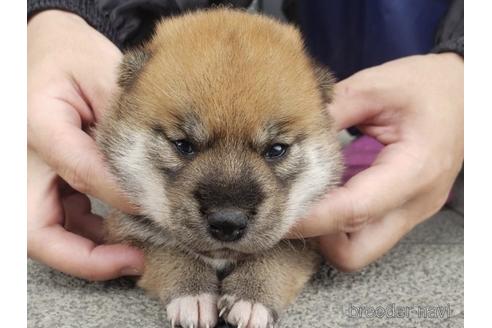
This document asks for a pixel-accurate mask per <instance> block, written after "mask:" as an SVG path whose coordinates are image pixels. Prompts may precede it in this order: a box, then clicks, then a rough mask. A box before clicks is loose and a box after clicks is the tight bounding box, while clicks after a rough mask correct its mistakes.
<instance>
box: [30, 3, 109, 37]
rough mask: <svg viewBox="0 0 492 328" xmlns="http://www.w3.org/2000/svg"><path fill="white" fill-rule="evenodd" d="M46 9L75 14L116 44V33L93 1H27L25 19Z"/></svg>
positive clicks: (106, 16) (104, 14)
mask: <svg viewBox="0 0 492 328" xmlns="http://www.w3.org/2000/svg"><path fill="white" fill-rule="evenodd" d="M48 9H60V10H65V11H69V12H72V13H74V14H77V15H79V16H80V17H82V18H83V19H85V21H86V22H87V23H88V24H90V25H91V26H92V27H94V28H95V29H96V30H98V31H99V32H101V33H102V34H104V35H105V36H106V37H107V38H108V39H110V40H111V41H112V42H113V43H115V44H118V43H117V42H116V40H117V31H116V30H115V29H114V28H113V26H112V25H111V23H110V21H109V18H108V14H107V13H104V12H102V11H101V10H99V9H98V8H97V6H96V1H95V0H27V19H28V20H29V18H31V17H32V16H33V15H35V14H36V13H38V12H40V11H43V10H48Z"/></svg>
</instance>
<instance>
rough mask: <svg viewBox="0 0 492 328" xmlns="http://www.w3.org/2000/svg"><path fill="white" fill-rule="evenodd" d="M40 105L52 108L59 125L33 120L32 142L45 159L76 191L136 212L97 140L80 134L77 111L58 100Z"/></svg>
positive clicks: (39, 119)
mask: <svg viewBox="0 0 492 328" xmlns="http://www.w3.org/2000/svg"><path fill="white" fill-rule="evenodd" d="M38 105H41V106H43V105H44V106H48V105H49V107H50V108H51V111H52V112H53V113H52V115H53V116H56V117H57V119H58V122H57V123H56V124H52V119H51V118H49V119H48V118H46V117H43V116H41V117H37V118H34V119H33V120H32V122H33V123H32V124H36V126H35V128H33V129H32V130H34V131H36V135H35V136H33V138H31V139H34V140H33V142H34V144H35V147H36V149H37V150H38V152H39V153H40V155H41V156H42V157H43V159H44V160H45V161H46V162H47V163H48V164H49V165H50V166H51V167H53V168H54V170H55V171H56V172H57V173H58V174H59V175H60V176H61V177H62V178H63V179H64V180H65V181H67V182H68V183H69V184H70V186H72V187H73V188H74V189H76V190H77V191H79V192H81V193H86V194H90V195H92V196H94V197H96V198H99V199H101V200H103V201H104V202H106V203H108V204H110V205H112V206H113V207H116V208H119V209H121V210H123V211H125V212H136V209H135V206H133V205H132V204H131V203H130V202H129V201H128V199H127V197H125V195H124V193H123V192H122V191H121V190H120V188H119V186H118V184H117V183H116V180H115V178H114V177H113V175H111V174H110V172H109V169H108V167H107V166H106V164H105V162H104V160H103V156H102V154H101V153H100V151H99V149H98V148H97V145H96V143H95V142H94V140H93V139H92V138H91V137H90V136H89V135H87V134H86V133H85V132H84V131H82V130H81V122H80V117H79V116H78V114H77V113H76V111H75V110H71V109H70V107H69V106H68V105H67V104H65V103H64V102H63V101H57V100H52V101H51V102H50V103H49V104H38Z"/></svg>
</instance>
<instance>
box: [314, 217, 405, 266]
mask: <svg viewBox="0 0 492 328" xmlns="http://www.w3.org/2000/svg"><path fill="white" fill-rule="evenodd" d="M412 221H413V220H412V219H411V218H410V217H409V214H408V212H407V211H403V210H398V211H394V212H392V213H391V214H389V215H387V216H385V217H384V218H383V219H380V220H376V221H375V222H372V223H370V224H368V225H367V226H365V227H364V228H363V229H362V230H360V231H357V232H355V233H351V234H346V233H337V234H332V235H326V236H322V237H320V239H319V240H320V249H321V252H322V254H323V255H324V257H325V259H326V260H327V261H328V262H329V263H331V264H332V265H334V266H335V267H336V268H337V269H339V270H342V271H348V272H352V271H358V270H360V269H362V268H363V267H365V266H367V265H368V264H370V263H372V262H374V261H376V260H377V259H378V258H380V257H381V256H382V255H384V254H385V253H387V252H388V251H389V250H390V249H391V248H393V246H394V245H395V244H396V243H397V242H398V241H399V240H400V239H401V238H402V237H403V236H404V235H405V234H407V233H408V231H409V230H410V228H411V227H413V226H411V225H409V222H412Z"/></svg>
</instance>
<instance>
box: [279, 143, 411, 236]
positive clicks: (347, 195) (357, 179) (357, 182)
mask: <svg viewBox="0 0 492 328" xmlns="http://www.w3.org/2000/svg"><path fill="white" fill-rule="evenodd" d="M396 146H397V145H396V144H395V145H390V146H387V147H386V148H385V149H383V151H382V152H381V153H380V155H379V156H378V158H377V159H376V162H375V163H374V164H373V166H371V167H370V168H368V169H367V170H365V171H362V172H360V173H359V174H357V175H355V176H354V177H352V179H350V180H349V181H348V182H347V183H346V184H345V185H344V186H342V187H340V188H337V189H335V190H333V191H332V192H330V193H328V194H327V195H326V196H325V198H324V199H323V200H321V201H320V202H319V203H318V204H316V205H315V206H314V207H313V208H312V210H311V211H310V212H309V213H308V215H307V216H306V218H304V219H301V220H300V222H298V224H297V225H296V226H294V228H293V229H292V230H291V233H290V235H289V236H288V237H290V238H296V237H298V236H299V235H300V236H303V237H313V236H320V235H326V234H330V233H336V232H354V231H358V230H360V229H361V228H362V227H363V226H364V225H365V224H366V223H368V222H370V221H373V220H375V219H379V218H380V217H382V216H383V215H384V214H385V213H387V212H388V211H390V210H391V209H394V208H398V207H400V206H401V205H403V204H404V203H406V202H407V201H408V200H409V199H410V198H411V197H412V190H413V189H412V188H411V187H410V186H412V185H414V181H418V176H416V173H415V170H412V169H411V168H410V165H411V164H409V163H412V160H409V159H408V158H407V157H406V156H405V154H404V153H401V152H398V151H396V153H397V155H393V153H394V152H395V151H394V150H395V149H393V147H396Z"/></svg>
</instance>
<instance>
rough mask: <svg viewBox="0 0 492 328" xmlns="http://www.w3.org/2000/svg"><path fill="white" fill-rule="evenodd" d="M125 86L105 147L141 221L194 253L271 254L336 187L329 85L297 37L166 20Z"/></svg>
mask: <svg viewBox="0 0 492 328" xmlns="http://www.w3.org/2000/svg"><path fill="white" fill-rule="evenodd" d="M119 83H120V86H121V88H122V92H121V94H120V96H119V98H118V100H117V101H116V103H115V105H114V106H113V108H112V110H111V111H109V113H108V115H107V116H106V117H105V118H104V119H103V121H102V122H101V124H100V125H99V127H98V142H99V144H100V145H101V148H102V150H103V152H104V153H105V155H106V157H107V158H108V160H109V162H110V164H111V167H112V169H113V171H114V173H115V174H116V175H117V177H118V178H119V179H120V180H121V184H122V185H123V187H124V188H125V189H126V191H127V192H128V193H129V194H130V195H131V196H132V198H133V200H134V201H135V202H136V203H137V204H139V205H140V206H141V208H142V210H143V211H144V214H145V215H146V216H148V218H149V219H151V220H153V221H155V223H156V224H158V225H160V226H161V227H162V228H163V229H164V230H166V231H168V232H169V233H170V234H171V235H173V236H174V237H175V239H176V241H177V242H178V243H180V244H182V245H184V246H186V247H187V248H189V249H190V250H193V251H195V252H199V253H207V254H213V253H214V252H216V251H223V250H230V251H233V252H238V253H254V252H258V251H261V250H263V249H266V248H269V247H271V246H273V245H274V244H276V243H277V242H278V241H279V240H280V239H281V238H282V236H283V235H284V234H285V233H286V232H287V231H288V230H289V228H290V227H291V226H292V225H293V224H294V223H295V220H296V219H298V218H300V217H301V216H302V215H303V214H304V213H305V210H306V208H307V207H308V206H309V205H310V204H311V203H312V202H313V201H314V200H316V199H317V198H318V197H319V196H321V195H322V194H323V193H325V192H326V191H327V190H328V188H330V186H334V185H335V184H336V183H337V182H338V178H339V175H340V158H339V152H338V146H337V143H336V141H335V134H334V127H333V126H332V120H331V119H330V117H329V115H328V113H327V112H326V111H325V108H326V102H327V101H329V98H330V95H331V86H332V82H331V79H330V76H329V74H327V73H325V72H324V71H323V70H319V69H317V68H315V67H314V66H313V64H312V61H311V60H310V59H309V57H308V56H307V55H306V54H305V52H304V50H303V44H302V40H301V37H300V35H299V33H298V31H297V30H295V29H294V28H293V27H291V26H288V25H284V24H280V23H278V22H276V21H273V20H271V19H268V18H265V17H261V16H256V15H250V14H246V13H242V12H235V11H229V10H215V11H206V12H200V13H195V14H190V15H186V16H182V17H179V18H173V19H170V20H166V21H164V22H162V23H161V24H160V25H158V27H157V31H156V34H155V36H154V38H153V40H152V41H151V42H150V43H149V44H147V45H145V46H144V47H143V48H141V49H138V50H135V51H133V52H130V53H128V54H127V55H126V57H125V60H124V62H123V64H122V68H121V73H120V81H119Z"/></svg>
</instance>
